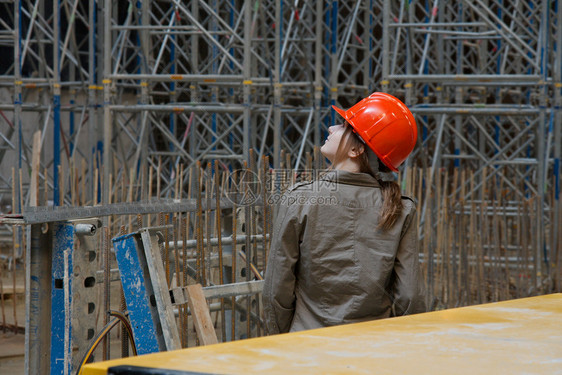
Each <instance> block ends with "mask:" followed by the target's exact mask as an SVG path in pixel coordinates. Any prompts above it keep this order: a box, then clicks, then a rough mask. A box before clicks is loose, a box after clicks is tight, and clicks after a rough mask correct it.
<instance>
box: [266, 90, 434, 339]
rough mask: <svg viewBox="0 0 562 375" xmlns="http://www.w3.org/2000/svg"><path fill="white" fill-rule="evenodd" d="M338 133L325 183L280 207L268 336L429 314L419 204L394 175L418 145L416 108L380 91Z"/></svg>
mask: <svg viewBox="0 0 562 375" xmlns="http://www.w3.org/2000/svg"><path fill="white" fill-rule="evenodd" d="M334 109H335V110H336V111H337V112H338V113H339V114H340V115H342V117H343V118H344V119H345V120H346V123H344V124H342V125H335V126H332V127H330V128H329V135H328V138H327V140H326V142H325V143H324V145H323V146H322V148H321V152H322V154H323V155H324V156H325V157H326V158H328V159H329V160H330V162H331V169H330V171H328V172H327V173H326V174H325V175H324V176H323V177H322V178H320V179H318V180H317V181H313V182H305V183H300V184H297V185H295V186H293V187H292V188H290V189H289V190H288V191H287V193H286V195H285V197H284V198H285V199H283V200H281V202H282V203H281V205H280V207H279V212H278V215H277V218H276V221H275V225H274V229H273V237H272V243H271V249H270V253H269V260H268V265H267V270H266V274H265V284H264V290H263V302H264V311H265V318H266V324H267V329H268V332H269V334H275V333H283V332H289V331H300V330H305V329H312V328H320V327H326V326H332V325H338V324H345V323H353V322H360V321H365V320H372V319H380V318H386V317H389V316H395V315H406V314H414V313H419V312H423V311H425V303H424V297H423V288H422V280H421V275H420V271H419V259H418V248H417V242H418V241H417V228H416V220H415V214H416V209H415V203H414V201H412V200H411V199H410V198H407V197H402V196H401V195H400V189H399V187H398V184H397V183H396V182H394V181H393V180H394V176H393V174H392V171H397V169H396V168H397V167H398V166H399V165H400V164H401V163H402V162H403V161H404V160H405V159H406V157H407V156H408V155H409V154H410V153H411V151H412V150H413V148H414V145H415V142H416V139H417V128H416V124H415V121H414V118H413V116H412V114H411V112H410V111H409V110H408V109H407V107H406V106H405V105H404V104H403V103H402V102H400V101H399V100H398V99H396V98H394V97H393V96H391V95H388V94H384V93H374V94H371V95H370V96H369V97H367V98H365V99H363V100H361V101H360V102H359V103H357V104H355V105H354V106H353V107H351V108H350V109H349V110H347V111H343V110H341V109H339V108H336V107H334Z"/></svg>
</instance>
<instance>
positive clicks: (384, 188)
mask: <svg viewBox="0 0 562 375" xmlns="http://www.w3.org/2000/svg"><path fill="white" fill-rule="evenodd" d="M366 147H367V145H365V144H364V143H363V142H362V141H361V139H360V138H359V136H358V135H357V134H355V133H354V132H353V130H352V127H351V126H350V125H347V126H346V129H345V131H344V133H343V135H342V138H341V142H340V144H339V146H338V150H337V151H336V156H335V158H334V163H333V164H332V165H336V164H337V163H339V162H340V161H341V160H343V159H345V158H346V157H347V155H348V153H349V151H351V150H353V149H356V150H359V149H361V148H363V149H364V150H365V151H363V152H362V153H361V154H360V155H359V156H358V157H357V158H358V160H357V161H358V162H359V171H360V172H361V173H368V174H370V175H371V176H373V177H374V178H377V176H376V175H375V171H373V170H372V169H371V166H370V165H369V157H368V155H367V150H366ZM379 171H380V172H382V173H387V172H390V169H389V168H388V167H387V166H386V165H384V164H383V163H382V162H381V161H380V160H379ZM377 181H378V182H379V184H380V185H381V192H382V202H383V203H382V211H381V215H380V221H379V225H378V228H380V229H382V230H388V229H390V228H392V227H393V226H394V224H395V223H396V220H397V219H398V218H399V217H400V214H401V213H402V194H401V193H400V186H398V184H397V183H396V182H394V181H381V180H378V179H377Z"/></svg>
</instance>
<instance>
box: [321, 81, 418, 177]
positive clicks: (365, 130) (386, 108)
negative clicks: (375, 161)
mask: <svg viewBox="0 0 562 375" xmlns="http://www.w3.org/2000/svg"><path fill="white" fill-rule="evenodd" d="M332 108H334V109H335V110H336V112H337V113H339V114H340V115H341V116H342V117H343V118H344V119H345V120H346V121H347V122H348V123H349V124H350V125H351V127H352V128H353V130H354V131H355V133H356V134H357V135H358V136H359V137H361V139H362V140H363V141H364V142H365V143H366V144H367V146H369V147H370V148H371V150H373V152H374V153H375V154H376V155H377V156H378V158H379V159H380V160H381V161H382V162H383V163H384V165H386V166H387V167H388V168H390V169H391V170H392V171H394V172H397V171H398V169H397V168H398V166H399V165H400V164H402V162H403V161H404V160H406V158H407V157H408V155H410V153H411V152H412V150H413V149H414V146H415V145H416V140H417V138H418V128H417V126H416V121H415V120H414V116H413V115H412V112H410V110H409V109H408V107H406V105H405V104H404V103H402V102H401V101H400V100H398V99H397V98H395V97H394V96H392V95H389V94H386V93H384V92H375V93H372V94H371V95H369V96H368V97H366V98H365V99H362V100H361V101H360V102H358V103H357V104H355V105H354V106H353V107H351V108H349V109H348V110H347V111H344V110H343V109H340V108H338V107H336V106H332Z"/></svg>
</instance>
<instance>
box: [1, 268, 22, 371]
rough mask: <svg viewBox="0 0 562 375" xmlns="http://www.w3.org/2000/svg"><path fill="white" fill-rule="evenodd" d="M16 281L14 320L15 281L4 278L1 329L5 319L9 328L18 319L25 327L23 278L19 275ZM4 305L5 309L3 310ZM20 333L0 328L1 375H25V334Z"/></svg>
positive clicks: (18, 322)
mask: <svg viewBox="0 0 562 375" xmlns="http://www.w3.org/2000/svg"><path fill="white" fill-rule="evenodd" d="M17 276H18V277H17V281H16V292H17V293H16V298H15V302H16V304H15V306H16V310H15V312H16V314H15V318H14V295H13V292H12V290H13V281H12V280H13V279H12V278H11V277H10V278H9V279H8V278H6V277H3V278H2V284H3V289H4V303H3V304H2V303H0V327H1V325H2V322H3V321H4V319H5V322H6V324H7V325H8V326H10V327H12V326H13V324H14V321H15V320H16V319H17V324H18V326H19V327H24V326H25V298H24V295H23V287H22V288H21V291H20V288H19V287H20V285H21V286H23V277H19V275H17ZM2 305H3V309H2ZM18 331H19V332H18V333H16V332H14V330H13V329H5V330H2V328H0V374H23V370H24V352H25V334H24V333H23V329H21V328H20V330H18Z"/></svg>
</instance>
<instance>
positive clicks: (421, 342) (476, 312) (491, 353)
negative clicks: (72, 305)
mask: <svg viewBox="0 0 562 375" xmlns="http://www.w3.org/2000/svg"><path fill="white" fill-rule="evenodd" d="M561 327H562V294H551V295H545V296H539V297H532V298H524V299H518V300H511V301H505V302H499V303H492V304H485V305H478V306H470V307H463V308H458V309H450V310H442V311H436V312H431V313H426V314H418V315H412V316H405V317H400V318H393V319H385V320H378V321H371V322H365V323H357V324H350V325H345V326H338V327H330V328H322V329H317V330H311V331H303V332H297V333H289V334H284V335H277V336H268V337H261V338H256V339H250V340H242V341H236V342H231V343H224V344H218V345H210V346H205V347H197V348H191V349H182V350H177V351H173V352H166V353H155V354H148V355H145V356H141V357H136V358H126V359H119V360H113V361H107V362H101V363H94V364H89V365H88V366H86V368H85V369H84V374H86V375H101V374H106V371H107V369H108V368H109V367H113V366H118V365H127V364H128V365H132V366H141V367H146V368H159V369H161V370H165V369H170V370H176V371H178V370H180V371H190V372H195V373H205V374H208V373H215V374H240V375H242V374H243V375H247V374H375V373H376V374H392V375H396V374H467V375H473V374H523V373H524V374H556V373H558V374H560V373H561V372H562V329H561ZM162 373H165V371H162Z"/></svg>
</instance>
